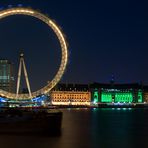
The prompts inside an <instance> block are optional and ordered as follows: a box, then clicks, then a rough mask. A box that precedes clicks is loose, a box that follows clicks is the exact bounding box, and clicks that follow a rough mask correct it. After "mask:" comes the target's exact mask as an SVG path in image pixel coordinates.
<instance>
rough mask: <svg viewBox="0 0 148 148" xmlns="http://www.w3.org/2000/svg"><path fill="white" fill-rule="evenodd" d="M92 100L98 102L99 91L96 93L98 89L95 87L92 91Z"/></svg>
mask: <svg viewBox="0 0 148 148" xmlns="http://www.w3.org/2000/svg"><path fill="white" fill-rule="evenodd" d="M93 102H94V103H97V102H99V93H98V89H95V91H94V93H93Z"/></svg>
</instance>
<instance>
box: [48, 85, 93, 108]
mask: <svg viewBox="0 0 148 148" xmlns="http://www.w3.org/2000/svg"><path fill="white" fill-rule="evenodd" d="M50 96H51V99H52V104H53V105H90V102H91V92H90V91H89V87H88V85H81V84H75V85H74V84H67V85H66V84H59V85H57V86H56V88H54V89H53V90H52V92H51V94H50Z"/></svg>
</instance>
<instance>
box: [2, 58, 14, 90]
mask: <svg viewBox="0 0 148 148" xmlns="http://www.w3.org/2000/svg"><path fill="white" fill-rule="evenodd" d="M0 89H3V90H5V91H8V92H13V91H14V72H13V64H12V63H11V62H10V61H8V60H3V59H1V60H0Z"/></svg>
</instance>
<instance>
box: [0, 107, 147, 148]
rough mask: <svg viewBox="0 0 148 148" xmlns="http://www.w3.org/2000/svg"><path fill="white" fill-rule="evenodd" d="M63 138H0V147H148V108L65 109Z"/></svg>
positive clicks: (51, 136) (61, 135) (61, 136)
mask: <svg viewBox="0 0 148 148" xmlns="http://www.w3.org/2000/svg"><path fill="white" fill-rule="evenodd" d="M62 111H63V125H62V131H61V134H60V135H50V136H47V135H31V134H29V135H23V134H21V135H15V134H11V135H7V134H1V135H0V148H12V147H14V148H30V147H31V148H139V147H141V148H148V109H119V108H118V109H112V108H110V109H105V108H104V109H99V108H97V109H78V108H77V109H63V110H62Z"/></svg>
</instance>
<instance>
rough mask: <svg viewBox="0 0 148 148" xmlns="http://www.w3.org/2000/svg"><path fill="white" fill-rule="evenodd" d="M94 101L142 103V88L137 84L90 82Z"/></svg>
mask: <svg viewBox="0 0 148 148" xmlns="http://www.w3.org/2000/svg"><path fill="white" fill-rule="evenodd" d="M90 87H91V95H92V102H94V103H142V102H143V101H144V98H143V94H144V93H143V89H142V86H141V85H139V84H113V83H111V84H101V83H94V84H91V86H90Z"/></svg>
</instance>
